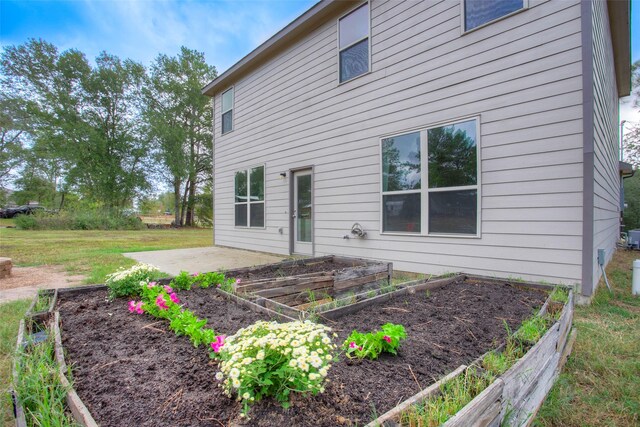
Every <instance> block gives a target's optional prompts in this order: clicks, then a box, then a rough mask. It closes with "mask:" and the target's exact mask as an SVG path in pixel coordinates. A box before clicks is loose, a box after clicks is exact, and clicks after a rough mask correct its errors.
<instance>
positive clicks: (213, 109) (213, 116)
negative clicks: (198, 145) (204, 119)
mask: <svg viewBox="0 0 640 427" xmlns="http://www.w3.org/2000/svg"><path fill="white" fill-rule="evenodd" d="M215 100H216V97H215V95H214V96H212V97H211V203H212V204H213V206H212V209H211V244H212V245H213V246H215V245H216V168H215V164H216V142H215V141H216V102H215Z"/></svg>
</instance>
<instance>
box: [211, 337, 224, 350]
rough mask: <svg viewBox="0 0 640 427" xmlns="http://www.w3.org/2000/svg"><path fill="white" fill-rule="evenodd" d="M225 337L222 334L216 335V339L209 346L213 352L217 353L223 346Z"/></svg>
mask: <svg viewBox="0 0 640 427" xmlns="http://www.w3.org/2000/svg"><path fill="white" fill-rule="evenodd" d="M225 338H226V336H224V335H218V336H216V340H215V341H214V342H212V343H211V348H212V349H213V351H214V352H216V353H218V352H219V351H220V349H221V348H222V347H223V346H224V339H225Z"/></svg>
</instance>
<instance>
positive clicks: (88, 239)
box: [0, 228, 213, 283]
mask: <svg viewBox="0 0 640 427" xmlns="http://www.w3.org/2000/svg"><path fill="white" fill-rule="evenodd" d="M212 236H213V234H212V230H211V229H181V230H175V229H171V230H142V231H102V230H91V231H78V230H71V231H59V230H55V231H47V230H45V231H30V230H18V229H13V228H0V253H1V254H2V256H7V257H10V258H12V259H13V261H14V263H15V264H16V265H18V266H35V265H62V266H64V267H65V269H66V270H67V271H68V272H69V273H74V274H83V275H85V276H86V279H85V283H102V282H103V281H104V277H105V275H107V274H109V273H112V272H113V271H115V270H116V269H118V268H119V267H129V266H132V265H133V264H135V261H133V260H131V259H129V258H125V257H123V256H122V255H121V254H122V253H124V252H139V251H152V250H158V249H177V248H194V247H202V246H210V245H211V242H212Z"/></svg>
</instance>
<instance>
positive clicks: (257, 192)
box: [250, 166, 264, 202]
mask: <svg viewBox="0 0 640 427" xmlns="http://www.w3.org/2000/svg"><path fill="white" fill-rule="evenodd" d="M250 182H251V190H250V191H251V194H250V196H251V201H252V202H255V201H258V200H264V166H259V167H257V168H253V169H251V180H250Z"/></svg>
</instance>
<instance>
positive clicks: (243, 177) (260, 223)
mask: <svg viewBox="0 0 640 427" xmlns="http://www.w3.org/2000/svg"><path fill="white" fill-rule="evenodd" d="M234 187H235V225H236V227H258V228H262V227H264V166H258V167H255V168H252V169H247V170H241V171H238V172H236V175H235V186H234Z"/></svg>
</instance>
